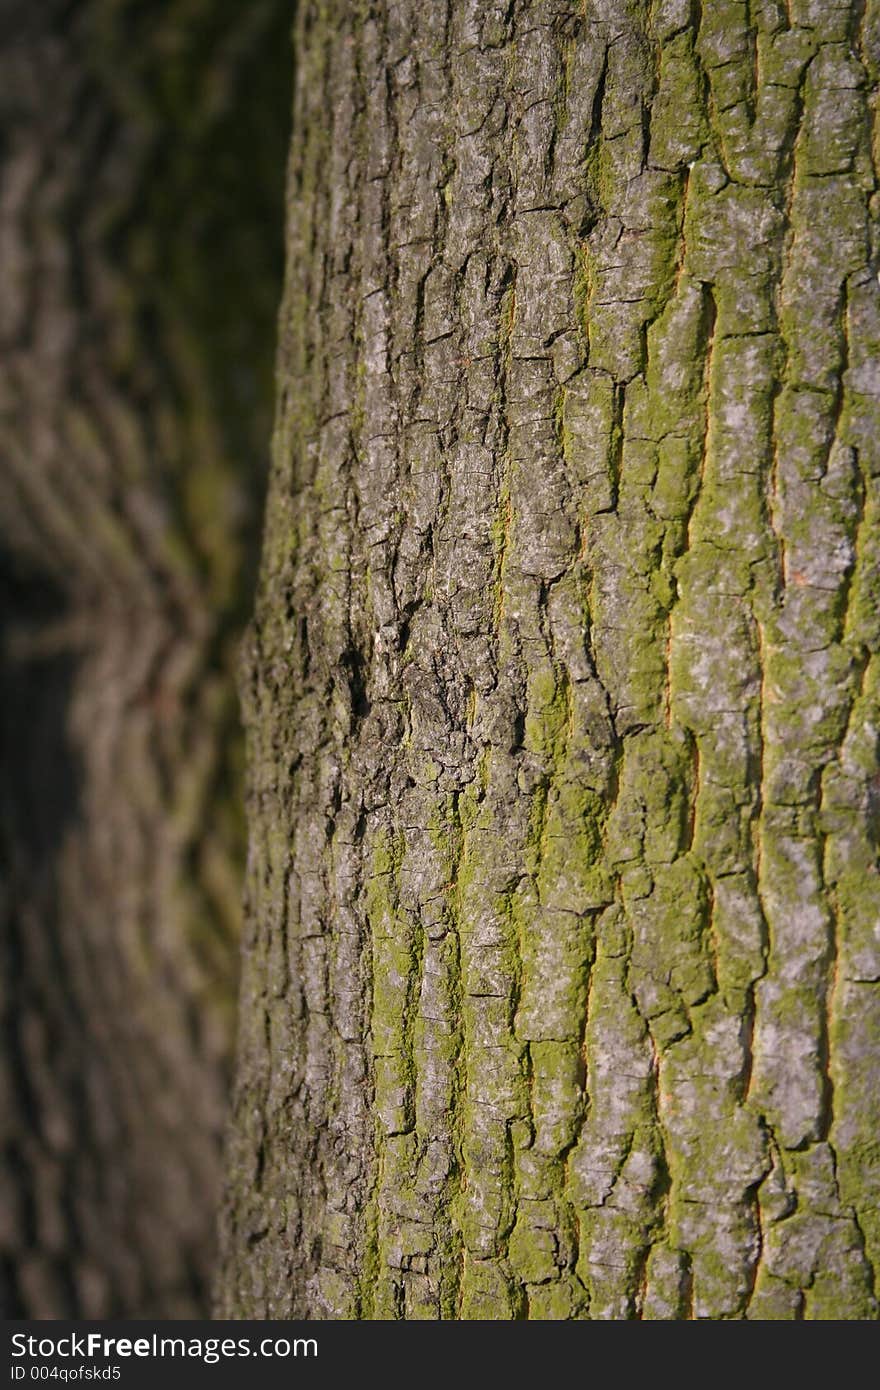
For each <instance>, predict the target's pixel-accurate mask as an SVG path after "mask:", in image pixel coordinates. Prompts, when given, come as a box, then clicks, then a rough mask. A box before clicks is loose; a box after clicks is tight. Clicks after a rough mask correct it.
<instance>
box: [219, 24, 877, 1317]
mask: <svg viewBox="0 0 880 1390" xmlns="http://www.w3.org/2000/svg"><path fill="white" fill-rule="evenodd" d="M295 42H296V45H297V54H298V80H297V88H296V90H297V95H296V100H295V118H294V130H295V135H294V144H293V154H292V164H291V168H290V181H289V189H288V206H289V222H288V230H287V258H288V270H287V285H286V292H285V298H284V308H283V312H282V323H281V349H280V365H279V391H280V398H279V405H278V418H277V427H276V434H275V445H274V461H273V466H272V475H271V483H270V495H269V500H268V511H267V523H266V532H265V542H264V553H263V562H262V578H261V583H260V589H259V597H258V603H257V609H256V616H255V619H254V622H253V626H252V630H251V634H250V638H249V644H248V654H249V655H248V664H247V671H246V675H245V680H244V685H245V690H246V716H247V726H248V737H249V769H250V771H249V777H250V791H249V816H250V852H249V869H248V890H247V906H246V928H245V958H244V982H243V994H242V1001H241V1011H240V1018H241V1025H240V1027H241V1034H240V1043H239V1060H238V1079H237V1087H236V1096H235V1116H234V1126H233V1134H232V1142H231V1145H230V1151H229V1166H228V1181H227V1194H226V1199H225V1205H224V1220H223V1255H222V1268H221V1275H220V1280H219V1286H218V1296H217V1297H218V1308H219V1310H220V1312H221V1313H222V1314H223V1315H226V1316H249V1317H262V1316H272V1317H288V1316H304V1315H305V1316H314V1317H335V1318H340V1317H344V1318H351V1317H355V1318H371V1317H379V1318H420V1317H421V1318H425V1317H427V1318H438V1317H442V1318H449V1317H453V1318H478V1317H479V1318H487V1317H488V1318H524V1317H529V1318H584V1317H586V1318H632V1317H636V1318H638V1317H642V1318H671V1319H676V1318H701V1319H706V1318H713V1319H715V1318H741V1317H751V1318H782V1319H787V1318H832V1317H834V1318H868V1317H871V1318H873V1317H875V1316H876V1314H877V1302H876V1291H875V1286H874V1270H875V1268H876V1265H877V1262H878V1258H880V1207H878V1202H880V1146H878V1142H877V1120H878V1106H877V1091H878V1085H877V1077H878V1075H880V990H878V979H880V939H878V916H877V913H878V899H880V895H878V875H877V841H878V824H880V822H878V809H880V802H878V795H880V773H878V746H877V728H878V723H877V721H878V713H880V709H878V691H880V685H878V675H880V665H878V656H877V652H878V639H880V602H878V599H880V578H878V571H880V528H878V506H880V462H878V446H877V438H878V426H880V419H878V397H880V376H878V366H877V363H878V356H877V352H878V346H880V344H878V334H880V292H878V280H877V274H876V267H877V260H876V254H877V236H876V219H877V217H878V206H877V204H878V196H880V195H878V194H877V192H876V191H875V190H876V188H877V183H876V171H875V165H874V162H873V158H874V151H875V148H876V144H875V142H876V126H875V125H874V123H873V122H874V109H875V108H874V98H875V96H876V91H877V71H878V66H877V65H878V61H880V6H878V4H877V3H876V0H868V3H867V4H862V3H855V0H843V2H842V3H836V4H828V3H827V0H822V2H821V3H820V2H819V0H789V3H774V0H762V3H758V4H755V3H752V4H748V3H745V2H744V0H723V2H721V0H719V3H713V4H712V5H706V6H705V7H702V8H701V7H700V6H699V5H698V4H692V3H690V0H654V3H651V4H648V3H645V0H586V3H583V4H582V3H577V4H575V3H565V2H564V0H513V3H511V4H508V3H486V2H485V0H448V3H444V4H424V3H415V0H398V3H395V4H382V3H380V4H376V5H372V6H370V7H362V6H351V5H348V4H343V3H341V0H340V2H339V3H334V0H325V3H321V4H319V3H305V4H303V5H302V6H301V11H300V17H299V21H298V31H297V37H296V41H295Z"/></svg>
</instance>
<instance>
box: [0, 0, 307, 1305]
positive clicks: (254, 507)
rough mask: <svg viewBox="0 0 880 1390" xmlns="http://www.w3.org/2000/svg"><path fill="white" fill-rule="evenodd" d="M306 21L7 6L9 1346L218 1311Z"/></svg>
mask: <svg viewBox="0 0 880 1390" xmlns="http://www.w3.org/2000/svg"><path fill="white" fill-rule="evenodd" d="M291 14H292V8H291V6H290V5H288V4H287V3H286V2H285V0H257V2H256V3H250V4H248V5H247V6H242V5H239V4H237V3H232V2H231V0H229V2H228V3H227V0H221V2H220V3H217V0H174V3H171V4H167V3H166V4H152V3H146V4H144V3H137V0H76V2H75V3H62V0H40V3H39V4H34V3H24V2H22V3H18V0H0V124H2V145H0V453H2V470H0V617H2V629H3V631H2V638H3V641H2V677H3V691H4V710H3V716H2V723H0V738H2V757H3V768H4V776H3V789H2V799H0V870H2V884H3V887H2V897H0V922H2V935H0V947H2V957H3V987H2V998H0V1026H2V1033H3V1047H2V1055H0V1143H2V1154H3V1166H2V1170H0V1213H2V1216H0V1299H2V1304H3V1311H4V1312H5V1313H7V1314H8V1315H19V1316H21V1315H26V1316H30V1317H50V1316H52V1317H61V1316H66V1317H71V1316H79V1317H105V1316H166V1317H169V1316H186V1315H192V1314H197V1313H199V1312H201V1311H203V1310H204V1308H205V1289H206V1286H207V1281H208V1277H209V1273H210V1267H211V1262H212V1260H213V1258H214V1250H215V1238H214V1225H215V1213H216V1200H217V1192H218V1174H219V1148H220V1135H221V1132H222V1127H223V1122H224V1116H225V1109H226V1098H227V1088H228V1072H229V1054H230V1048H231V1038H232V1031H233V1014H234V994H235V987H236V953H237V945H238V933H239V926H238V919H239V897H240V866H241V863H242V862H243V858H244V853H243V827H242V825H241V820H242V817H241V813H240V811H239V809H238V799H239V798H238V795H237V793H238V788H239V779H240V774H239V764H240V761H241V754H240V748H239V743H240V739H239V735H238V731H237V730H238V716H237V710H236V700H235V693H234V679H233V677H232V674H231V671H232V664H233V656H234V646H235V642H236V639H237V634H238V631H239V626H240V623H241V621H242V614H243V612H244V610H245V607H246V605H247V603H248V589H249V570H250V569H251V567H252V566H251V554H252V551H253V548H254V539H255V531H256V523H257V517H258V513H259V507H260V502H261V498H262V493H263V472H264V466H265V465H264V455H265V453H266V452H267V441H268V434H269V425H270V420H271V416H270V410H271V405H270V401H269V393H270V387H271V354H272V344H273V328H274V322H275V315H276V304H277V297H278V295H279V294H280V288H281V265H280V262H281V249H282V248H281V235H280V224H281V220H282V202H283V166H284V158H285V153H284V151H285V142H286V140H287V137H288V131H289V120H288V110H287V108H288V103H289V97H288V84H289V69H290V58H289V52H290V47H289V33H288V31H289V26H290V20H291ZM257 87H258V89H259V100H255V90H256V88H257Z"/></svg>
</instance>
